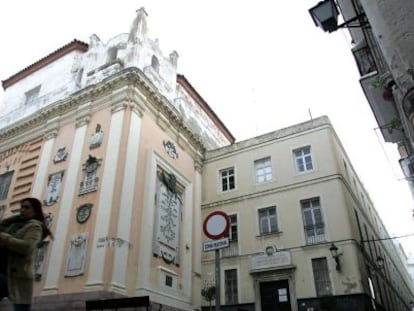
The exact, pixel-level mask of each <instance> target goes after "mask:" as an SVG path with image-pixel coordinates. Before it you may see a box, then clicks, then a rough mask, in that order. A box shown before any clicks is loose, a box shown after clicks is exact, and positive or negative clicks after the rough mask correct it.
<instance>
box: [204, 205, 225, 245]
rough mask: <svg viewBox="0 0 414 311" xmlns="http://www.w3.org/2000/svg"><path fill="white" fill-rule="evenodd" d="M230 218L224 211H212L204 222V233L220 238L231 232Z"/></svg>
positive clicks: (214, 238)
mask: <svg viewBox="0 0 414 311" xmlns="http://www.w3.org/2000/svg"><path fill="white" fill-rule="evenodd" d="M229 229H230V218H229V216H228V215H227V214H226V213H225V212H222V211H216V212H212V213H211V214H209V215H208V216H207V218H206V219H205V220H204V223H203V231H204V234H205V235H206V236H207V237H209V238H210V239H212V240H218V239H220V238H222V237H224V236H226V235H227V234H228V233H229Z"/></svg>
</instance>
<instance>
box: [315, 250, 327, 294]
mask: <svg viewBox="0 0 414 311" xmlns="http://www.w3.org/2000/svg"><path fill="white" fill-rule="evenodd" d="M312 270H313V278H314V280H315V289H316V296H318V297H320V296H327V295H332V285H331V280H330V278H329V271H328V262H327V260H326V258H325V257H324V258H315V259H312Z"/></svg>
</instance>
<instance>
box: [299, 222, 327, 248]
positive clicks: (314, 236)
mask: <svg viewBox="0 0 414 311" xmlns="http://www.w3.org/2000/svg"><path fill="white" fill-rule="evenodd" d="M303 227H304V229H305V239H306V244H319V243H323V242H326V235H325V224H324V223H316V224H312V225H305V226H303Z"/></svg>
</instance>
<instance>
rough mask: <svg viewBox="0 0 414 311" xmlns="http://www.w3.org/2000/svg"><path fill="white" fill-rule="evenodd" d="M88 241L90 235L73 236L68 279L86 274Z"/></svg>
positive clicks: (67, 267)
mask: <svg viewBox="0 0 414 311" xmlns="http://www.w3.org/2000/svg"><path fill="white" fill-rule="evenodd" d="M88 240H89V234H88V233H81V234H75V235H72V236H71V239H70V243H69V255H68V259H67V263H66V269H65V276H66V277H70V276H77V275H82V274H83V273H84V271H85V261H86V250H87V249H88Z"/></svg>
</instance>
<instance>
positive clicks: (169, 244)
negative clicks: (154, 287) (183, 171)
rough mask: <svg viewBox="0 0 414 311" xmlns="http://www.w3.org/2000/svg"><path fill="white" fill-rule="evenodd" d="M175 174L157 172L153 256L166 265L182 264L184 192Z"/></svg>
mask: <svg viewBox="0 0 414 311" xmlns="http://www.w3.org/2000/svg"><path fill="white" fill-rule="evenodd" d="M178 187H179V185H177V179H176V177H175V175H174V174H168V173H165V172H164V171H162V170H159V171H158V172H157V180H156V198H155V214H156V218H155V234H154V242H153V254H154V256H156V257H161V258H162V259H163V260H164V261H165V262H166V263H168V264H171V263H174V264H175V265H176V266H179V264H180V247H179V245H180V234H181V232H180V231H181V230H180V227H181V218H182V217H181V213H182V191H180V190H179V189H178Z"/></svg>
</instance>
